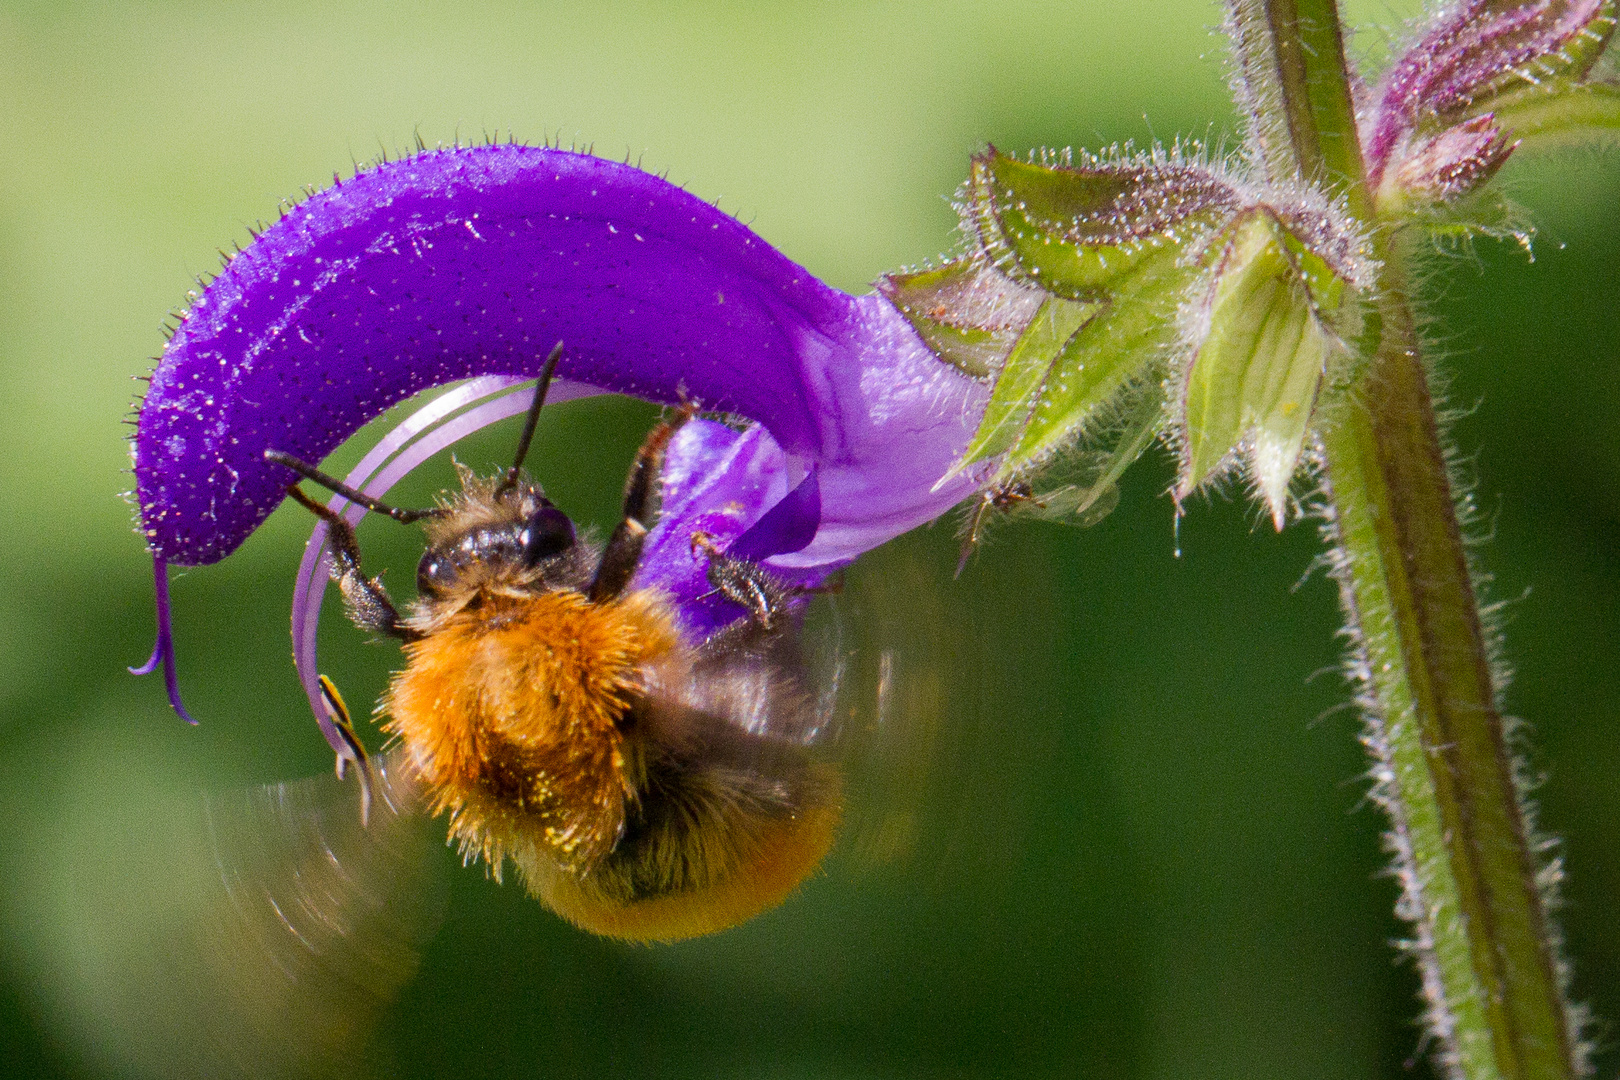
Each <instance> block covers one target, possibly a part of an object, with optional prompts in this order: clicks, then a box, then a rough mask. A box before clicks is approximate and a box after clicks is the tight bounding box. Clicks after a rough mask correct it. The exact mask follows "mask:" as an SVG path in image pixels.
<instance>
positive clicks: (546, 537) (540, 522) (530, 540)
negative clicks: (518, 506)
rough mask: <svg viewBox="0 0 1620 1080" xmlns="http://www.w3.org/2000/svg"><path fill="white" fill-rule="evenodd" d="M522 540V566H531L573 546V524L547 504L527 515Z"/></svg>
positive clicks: (563, 514)
mask: <svg viewBox="0 0 1620 1080" xmlns="http://www.w3.org/2000/svg"><path fill="white" fill-rule="evenodd" d="M522 540H523V562H524V565H526V566H533V565H535V564H536V563H538V562H539V561H540V560H541V559H549V558H551V557H552V556H553V555H561V554H562V553H563V552H565V551H567V550H568V549H569V548H571V547H573V546H574V523H573V522H572V521H570V520H568V515H567V514H565V513H563V512H562V511H561V510H559V509H557V508H556V507H555V506H553V505H551V504H550V503H549V502H548V503H545V504H543V505H542V506H541V507H540V509H538V510H536V511H535V512H534V513H532V514H530V515H529V520H528V521H526V522H525V523H524V525H523V534H522Z"/></svg>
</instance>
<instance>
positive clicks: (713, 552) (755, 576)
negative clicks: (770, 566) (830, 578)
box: [692, 532, 809, 634]
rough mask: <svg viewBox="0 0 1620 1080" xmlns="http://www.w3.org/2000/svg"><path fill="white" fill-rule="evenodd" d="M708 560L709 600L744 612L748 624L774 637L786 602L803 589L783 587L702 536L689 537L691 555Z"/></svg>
mask: <svg viewBox="0 0 1620 1080" xmlns="http://www.w3.org/2000/svg"><path fill="white" fill-rule="evenodd" d="M700 553H701V554H703V555H706V556H708V559H709V569H708V572H707V576H708V579H709V584H710V585H712V586H714V591H713V592H711V593H710V594H709V595H710V596H723V597H725V598H726V599H727V600H730V601H731V602H732V603H733V604H736V605H737V606H738V607H740V608H743V609H744V610H746V611H747V612H748V614H749V616H750V618H749V623H750V624H752V626H753V627H755V628H757V629H758V630H762V631H764V632H765V633H767V634H772V633H775V632H776V631H777V630H779V629H780V628H781V627H782V625H783V620H784V619H785V618H786V617H787V614H788V601H790V600H792V599H793V598H794V597H795V596H800V595H803V594H804V593H805V592H806V591H809V590H805V589H801V588H796V587H794V586H792V585H787V584H784V583H783V582H781V581H778V580H777V579H776V576H775V575H774V574H772V573H771V572H770V571H769V570H767V569H765V567H763V566H761V565H760V564H759V563H757V562H752V561H750V560H748V559H739V558H736V557H735V556H732V555H727V554H726V553H725V552H723V551H721V550H720V549H719V548H718V547H716V546H715V543H714V537H712V536H710V535H709V534H708V533H705V532H696V533H693V534H692V554H694V555H697V554H700Z"/></svg>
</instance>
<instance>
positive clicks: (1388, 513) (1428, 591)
mask: <svg viewBox="0 0 1620 1080" xmlns="http://www.w3.org/2000/svg"><path fill="white" fill-rule="evenodd" d="M1232 9H1233V16H1234V22H1235V23H1236V24H1237V33H1235V35H1234V37H1235V39H1236V40H1237V42H1238V43H1239V49H1240V57H1239V66H1240V73H1241V74H1242V75H1243V76H1244V77H1245V78H1246V79H1249V86H1248V90H1249V96H1250V98H1251V100H1253V101H1257V102H1259V105H1260V108H1261V109H1262V110H1264V109H1271V110H1274V111H1275V113H1276V117H1273V118H1269V119H1268V118H1265V117H1261V118H1260V122H1261V125H1262V128H1266V127H1269V129H1270V130H1278V129H1280V128H1284V127H1285V128H1286V130H1287V131H1288V132H1289V142H1290V145H1289V151H1290V152H1289V154H1288V155H1282V154H1279V153H1277V152H1276V151H1275V150H1274V149H1272V148H1265V149H1264V152H1263V154H1262V156H1263V158H1264V160H1265V162H1266V164H1267V166H1268V169H1271V170H1272V179H1273V180H1289V179H1293V177H1290V176H1288V175H1286V174H1280V173H1278V172H1277V171H1276V170H1277V169H1278V168H1279V166H1280V165H1282V164H1283V163H1284V162H1287V161H1288V160H1289V159H1291V164H1292V165H1293V166H1294V168H1295V169H1297V170H1298V175H1300V176H1303V177H1306V178H1314V179H1317V180H1319V181H1326V183H1327V184H1328V186H1330V187H1333V188H1337V189H1338V190H1339V191H1340V192H1341V193H1342V194H1343V195H1344V196H1345V198H1346V203H1347V205H1348V208H1349V209H1350V211H1351V212H1352V213H1353V214H1355V215H1357V216H1358V217H1359V218H1360V219H1361V220H1362V221H1363V222H1364V223H1366V224H1367V225H1368V226H1369V228H1370V229H1371V230H1372V232H1373V237H1374V247H1375V254H1376V256H1377V257H1378V258H1379V260H1380V262H1381V265H1382V271H1381V275H1380V281H1379V295H1378V297H1377V298H1376V301H1375V306H1374V309H1373V310H1372V311H1370V312H1369V318H1368V326H1369V331H1368V333H1367V335H1366V337H1365V339H1364V340H1363V341H1362V342H1360V343H1359V344H1360V345H1361V346H1362V347H1363V357H1364V361H1363V364H1362V366H1361V367H1359V368H1358V370H1357V373H1356V377H1355V379H1354V381H1353V383H1352V384H1351V385H1350V386H1348V387H1347V388H1346V389H1345V390H1344V391H1342V392H1341V393H1340V394H1339V395H1338V400H1337V401H1336V402H1335V403H1333V404H1332V405H1331V406H1329V407H1328V408H1327V409H1326V410H1325V411H1324V416H1323V422H1322V425H1321V428H1320V431H1321V437H1322V444H1323V451H1324V460H1325V465H1326V477H1325V480H1326V490H1327V494H1328V498H1329V504H1330V513H1331V524H1332V526H1333V529H1334V533H1335V538H1336V540H1337V543H1338V573H1339V580H1340V584H1341V588H1342V590H1343V596H1344V604H1345V608H1346V611H1347V613H1348V615H1349V618H1350V623H1351V630H1352V632H1353V633H1354V634H1355V637H1356V640H1357V643H1358V647H1359V650H1360V656H1359V659H1358V666H1359V667H1360V668H1361V671H1360V675H1361V677H1362V680H1363V699H1364V704H1365V706H1366V711H1367V722H1368V731H1367V737H1366V741H1367V743H1368V746H1369V748H1370V749H1371V750H1372V751H1373V752H1374V755H1375V757H1376V758H1377V764H1376V766H1375V769H1374V773H1375V777H1376V779H1377V790H1376V794H1377V795H1378V796H1379V798H1380V801H1381V802H1382V803H1383V804H1384V806H1385V807H1386V809H1387V810H1388V811H1389V814H1390V817H1391V821H1392V824H1393V832H1392V839H1393V843H1394V846H1395V848H1396V854H1397V859H1398V861H1399V865H1398V867H1397V869H1398V871H1399V873H1400V875H1401V878H1402V883H1403V886H1404V889H1405V892H1404V895H1403V898H1402V903H1401V912H1400V913H1401V914H1402V915H1403V916H1404V917H1406V918H1408V919H1410V920H1411V921H1412V922H1413V923H1414V924H1415V926H1416V930H1417V933H1416V938H1417V941H1416V946H1417V951H1418V954H1419V958H1420V963H1421V966H1422V973H1423V980H1424V990H1425V993H1426V995H1427V997H1428V999H1429V1004H1430V1014H1429V1021H1430V1027H1431V1030H1432V1032H1433V1033H1434V1034H1435V1035H1436V1036H1437V1037H1438V1038H1439V1039H1441V1040H1442V1046H1443V1054H1442V1058H1443V1060H1444V1062H1445V1063H1446V1064H1447V1066H1448V1067H1449V1068H1450V1070H1451V1071H1452V1073H1453V1074H1454V1075H1455V1076H1459V1077H1465V1078H1467V1080H1487V1078H1491V1080H1496V1078H1500V1080H1531V1078H1536V1080H1543V1078H1545V1080H1553V1078H1559V1080H1568V1078H1572V1077H1574V1076H1577V1075H1578V1074H1579V1071H1580V1068H1579V1060H1578V1059H1579V1051H1578V1046H1577V1042H1576V1036H1575V1033H1574V1032H1573V1031H1572V1030H1571V1022H1570V1012H1569V1009H1568V1008H1567V1006H1566V1004H1565V1002H1564V1000H1563V994H1562V988H1561V985H1560V977H1559V964H1558V961H1557V958H1556V952H1555V947H1554V944H1553V939H1552V937H1551V934H1550V932H1549V924H1548V920H1547V916H1546V913H1545V910H1544V905H1543V900H1542V896H1541V892H1540V889H1539V887H1538V884H1537V878H1536V868H1537V865H1538V863H1537V858H1536V855H1535V853H1534V851H1533V849H1532V846H1531V837H1530V834H1529V830H1528V828H1527V825H1526V821H1525V815H1524V811H1523V806H1522V804H1521V801H1520V792H1519V790H1518V786H1517V784H1516V782H1515V777H1514V770H1515V764H1514V760H1513V757H1512V753H1511V750H1510V748H1509V745H1508V740H1507V737H1506V734H1505V732H1504V728H1503V722H1502V717H1501V714H1500V712H1499V711H1498V709H1497V707H1496V692H1495V687H1494V685H1493V678H1492V672H1491V665H1490V653H1489V648H1488V643H1487V639H1486V632H1485V627H1484V623H1483V621H1482V619H1481V617H1480V612H1479V602H1478V598H1477V596H1476V594H1475V591H1474V587H1473V582H1472V579H1471V577H1470V574H1469V569H1468V560H1467V555H1466V552H1465V550H1464V547H1463V537H1462V530H1461V528H1460V527H1459V524H1458V521H1457V516H1456V511H1455V506H1454V502H1453V495H1452V491H1451V484H1450V478H1449V476H1448V471H1447V467H1446V459H1445V453H1444V450H1443V448H1442V444H1441V439H1440V429H1439V424H1438V422H1437V420H1436V417H1435V412H1434V405H1433V401H1432V397H1431V394H1430V391H1429V385H1428V376H1427V371H1426V369H1425V367H1424V364H1423V361H1422V357H1421V353H1420V343H1419V340H1418V335H1417V331H1416V327H1415V323H1414V320H1413V318H1412V312H1411V304H1410V302H1409V299H1408V292H1407V286H1406V273H1405V268H1404V260H1403V256H1402V252H1401V250H1400V249H1399V247H1398V245H1397V243H1396V242H1394V241H1393V240H1392V231H1393V230H1390V229H1388V228H1385V227H1382V226H1381V225H1380V223H1378V222H1374V221H1372V219H1371V217H1370V209H1369V206H1368V200H1367V197H1366V193H1365V182H1364V175H1365V174H1364V169H1363V165H1362V160H1361V151H1360V148H1359V145H1358V144H1357V138H1356V129H1355V125H1354V121H1353V116H1352V115H1351V113H1350V112H1349V102H1350V94H1349V80H1348V77H1347V74H1346V67H1345V63H1344V55H1343V45H1342V35H1341V33H1340V28H1339V21H1338V13H1337V10H1336V5H1335V3H1334V2H1333V0H1234V3H1233V5H1232ZM1257 48H1259V49H1260V50H1262V51H1261V52H1259V53H1258V54H1257V53H1256V52H1255V51H1254V50H1255V49H1257ZM1268 69H1269V73H1268ZM1251 72H1259V73H1260V75H1261V76H1262V77H1264V78H1266V79H1267V80H1269V85H1262V86H1261V87H1259V90H1260V91H1261V92H1258V93H1257V92H1256V86H1255V83H1254V81H1253V77H1252V76H1251V74H1250V73H1251ZM1278 117H1280V118H1281V122H1279V120H1278V119H1277V118H1278Z"/></svg>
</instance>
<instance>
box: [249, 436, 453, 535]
mask: <svg viewBox="0 0 1620 1080" xmlns="http://www.w3.org/2000/svg"><path fill="white" fill-rule="evenodd" d="M264 460H266V461H272V462H275V463H276V464H277V465H285V466H286V467H287V468H289V469H291V470H292V471H293V472H295V473H297V474H298V475H299V476H302V477H303V478H304V479H306V480H309V481H312V482H313V483H316V484H319V485H321V487H323V488H326V489H327V490H328V491H332V492H335V493H337V494H339V495H341V496H343V497H344V498H345V499H348V500H349V501H350V502H352V503H359V504H360V505H361V506H363V507H365V508H366V509H367V510H374V511H376V512H377V513H379V514H386V515H387V516H388V517H391V518H393V519H394V520H395V521H398V522H400V523H402V524H405V525H409V524H410V523H411V522H413V521H421V520H422V519H423V518H426V517H438V516H439V515H441V514H442V513H444V511H443V510H441V509H439V508H438V507H433V508H431V509H428V510H401V509H400V508H399V507H397V506H389V505H388V504H387V503H385V502H383V501H381V500H380V499H373V498H372V497H371V496H370V495H367V494H366V493H365V492H362V491H356V490H355V489H354V488H352V487H350V486H349V485H348V484H345V483H344V482H343V481H341V480H339V479H337V478H336V477H333V476H328V475H327V474H326V473H323V472H321V470H319V469H317V468H316V467H315V466H313V465H310V464H309V463H307V462H304V461H300V460H299V459H297V458H295V457H293V456H292V455H291V454H284V453H282V452H281V451H280V450H266V451H265V452H264ZM295 486H296V485H295ZM290 493H291V492H289V494H290ZM299 501H300V502H303V503H304V505H305V506H308V507H309V508H310V509H311V510H315V505H314V504H312V503H310V502H308V501H306V500H305V499H303V498H300V499H299ZM322 509H325V508H324V507H322ZM315 512H316V513H317V514H319V513H320V511H319V510H316V511H315Z"/></svg>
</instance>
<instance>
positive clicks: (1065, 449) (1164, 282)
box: [878, 150, 1360, 535]
mask: <svg viewBox="0 0 1620 1080" xmlns="http://www.w3.org/2000/svg"><path fill="white" fill-rule="evenodd" d="M961 209H962V216H963V223H964V227H965V229H966V230H967V232H968V234H969V236H970V238H971V239H972V240H973V241H974V242H975V248H976V250H974V251H972V252H971V253H970V254H968V255H965V256H963V257H961V258H959V259H957V260H955V261H952V262H950V263H947V264H945V265H943V266H940V267H938V268H935V269H931V270H924V271H920V272H916V273H908V274H899V275H894V276H891V277H888V278H885V279H884V280H883V281H881V282H879V284H878V288H879V290H880V291H881V292H882V293H883V294H884V295H885V296H887V297H888V298H889V299H890V300H891V301H892V302H893V303H894V305H895V307H896V308H897V309H899V311H900V312H901V313H903V314H904V315H905V316H906V318H907V319H908V320H910V322H911V324H912V325H913V326H914V327H915V328H916V330H917V332H918V334H919V335H921V337H922V338H923V340H924V341H925V342H926V343H927V344H928V345H929V347H930V348H932V349H933V350H934V352H935V353H936V354H937V355H938V356H939V357H940V358H941V359H942V360H944V361H946V362H947V363H950V364H952V365H954V366H955V367H957V368H958V369H959V370H961V371H963V372H964V373H966V374H967V375H970V376H972V377H973V378H976V379H981V380H993V386H992V388H991V391H990V398H989V401H988V402H987V404H986V407H985V411H984V415H983V417H982V418H981V420H980V423H979V427H978V430H977V431H976V432H975V433H974V435H973V438H972V439H971V440H969V442H968V445H967V447H966V448H965V450H964V451H963V453H962V457H961V459H960V460H959V461H958V462H957V464H956V466H955V468H954V469H953V470H952V472H951V473H950V476H954V475H957V474H959V473H961V472H963V471H964V470H967V469H970V468H973V467H974V466H983V473H982V479H983V481H984V490H985V492H986V494H985V496H984V500H983V502H984V505H983V506H982V507H980V515H979V516H980V517H981V518H982V517H983V515H984V513H987V512H988V511H989V510H990V509H997V510H1010V509H1012V508H1017V509H1018V510H1019V512H1021V513H1029V512H1033V509H1040V510H1041V511H1042V516H1059V517H1065V518H1066V519H1079V518H1086V519H1088V520H1089V519H1090V517H1091V516H1093V514H1094V510H1095V508H1098V507H1103V506H1106V505H1107V499H1108V496H1107V492H1108V491H1109V490H1110V489H1112V487H1113V485H1114V484H1115V483H1116V482H1117V480H1118V479H1119V476H1120V474H1121V473H1123V471H1124V469H1125V468H1126V467H1127V466H1128V465H1130V463H1131V462H1132V461H1134V460H1135V459H1136V458H1137V457H1138V456H1139V455H1140V454H1141V453H1142V451H1143V450H1144V449H1145V448H1146V447H1147V445H1148V444H1150V443H1151V442H1152V441H1153V439H1154V438H1155V437H1157V436H1158V435H1160V434H1162V433H1163V432H1164V431H1165V429H1166V426H1167V423H1168V424H1171V425H1173V426H1174V427H1175V428H1176V430H1177V436H1178V437H1177V438H1176V440H1175V441H1176V442H1177V444H1178V445H1179V447H1180V450H1181V456H1182V468H1181V477H1180V481H1179V483H1178V485H1177V488H1176V493H1177V497H1178V498H1183V497H1185V496H1186V495H1188V494H1190V493H1191V492H1192V491H1193V490H1194V489H1196V488H1197V487H1199V486H1200V485H1202V484H1203V483H1205V482H1206V481H1207V480H1209V479H1210V478H1211V477H1212V476H1214V475H1216V474H1217V473H1219V472H1221V471H1222V470H1223V469H1225V468H1226V467H1228V466H1229V465H1230V463H1231V461H1232V458H1233V457H1234V455H1237V454H1239V453H1242V454H1245V455H1246V456H1247V458H1248V461H1249V464H1250V466H1251V469H1252V471H1253V474H1254V476H1255V479H1256V481H1257V485H1258V487H1259V489H1260V493H1261V495H1262V497H1263V498H1264V499H1265V500H1266V503H1267V505H1268V507H1269V509H1270V510H1271V513H1272V516H1273V518H1274V520H1276V522H1277V523H1278V526H1279V527H1281V525H1282V523H1283V522H1284V520H1285V519H1286V515H1287V493H1288V484H1289V481H1290V479H1291V478H1292V475H1293V472H1294V470H1295V468H1296V467H1297V465H1298V463H1299V460H1300V457H1301V456H1302V454H1303V450H1304V446H1305V441H1306V438H1307V433H1308V431H1309V426H1310V420H1311V415H1312V412H1313V410H1314V408H1315V404H1316V397H1317V394H1318V392H1319V391H1320V388H1321V386H1322V381H1323V375H1324V372H1325V371H1326V370H1327V368H1328V365H1329V360H1330V358H1331V357H1332V355H1333V354H1334V351H1335V350H1336V349H1338V348H1340V347H1341V346H1340V345H1339V337H1338V334H1337V332H1336V330H1335V329H1334V326H1335V320H1337V319H1338V318H1339V315H1338V313H1339V312H1340V311H1341V309H1343V308H1344V307H1345V302H1346V296H1347V290H1349V289H1350V288H1351V279H1354V280H1358V281H1359V280H1360V277H1359V276H1358V273H1357V272H1356V271H1355V270H1354V269H1353V268H1354V267H1356V266H1359V265H1360V264H1359V263H1358V262H1356V259H1358V258H1359V257H1360V256H1359V252H1360V242H1359V241H1358V240H1357V238H1356V234H1354V233H1353V232H1347V231H1346V230H1345V229H1344V228H1343V227H1342V226H1341V225H1340V224H1339V219H1338V218H1337V216H1336V212H1335V211H1333V210H1332V208H1331V207H1325V208H1324V206H1323V205H1322V204H1317V203H1310V202H1300V201H1298V200H1297V199H1296V200H1295V201H1292V202H1290V201H1289V196H1288V195H1287V193H1284V195H1283V197H1281V198H1279V200H1278V201H1277V203H1276V204H1275V206H1274V205H1271V204H1261V203H1259V202H1258V201H1257V200H1256V197H1255V195H1254V193H1252V192H1249V191H1247V190H1245V189H1243V188H1241V187H1240V186H1239V185H1238V184H1236V183H1234V182H1232V181H1230V180H1228V179H1227V177H1226V176H1225V175H1223V174H1222V173H1220V172H1218V171H1217V170H1215V169H1211V168H1208V167H1206V166H1203V165H1194V164H1185V163H1181V162H1176V161H1166V160H1164V159H1162V158H1161V157H1153V158H1137V159H1133V160H1124V161H1113V162H1107V161H1102V160H1100V159H1095V158H1087V159H1085V160H1084V161H1083V162H1082V164H1081V165H1080V166H1079V167H1074V166H1071V165H1070V164H1068V162H1067V159H1063V160H1062V161H1060V162H1059V163H1056V164H1052V163H1035V162H1028V161H1019V160H1017V159H1015V158H1011V157H1007V156H1005V155H1003V154H999V153H997V152H995V151H994V150H992V151H990V152H988V153H986V154H984V155H982V156H980V157H978V158H976V159H975V160H974V162H973V170H972V173H971V175H970V177H969V180H968V183H967V185H966V187H965V189H964V191H963V196H962V204H961ZM1341 264H1344V266H1345V267H1346V268H1344V269H1341V268H1340V266H1341ZM1178 358H1179V359H1178ZM1167 388H1170V392H1171V393H1172V396H1173V397H1174V401H1173V402H1172V403H1171V404H1172V407H1171V408H1170V409H1166V407H1165V406H1166V400H1167ZM1110 439H1111V440H1112V443H1113V446H1112V448H1111V449H1110V448H1109V440H1110ZM1099 443H1101V444H1102V445H1101V446H1099V445H1098V444H1099ZM1082 458H1083V459H1084V460H1085V461H1087V462H1088V463H1089V464H1088V469H1091V470H1092V471H1095V473H1096V475H1095V477H1092V478H1090V479H1082V480H1075V479H1073V478H1072V477H1071V478H1069V479H1068V480H1067V481H1066V482H1064V483H1061V484H1058V485H1057V486H1056V487H1053V486H1052V478H1050V477H1044V476H1040V477H1038V476H1037V474H1041V473H1049V472H1054V471H1057V472H1061V471H1063V470H1064V469H1065V468H1069V467H1071V466H1072V465H1073V463H1074V462H1075V461H1078V460H1081V459H1082ZM1065 463H1068V465H1065ZM1093 466H1094V469H1093ZM1071 471H1073V470H1072V468H1071ZM946 479H949V477H946ZM941 482H942V483H943V482H944V481H943V480H942V481H941ZM976 520H977V519H976ZM973 535H977V524H975V526H974V529H973Z"/></svg>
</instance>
